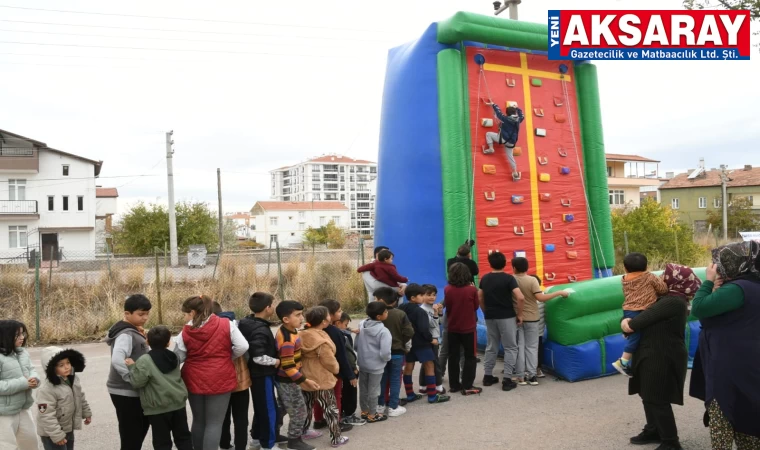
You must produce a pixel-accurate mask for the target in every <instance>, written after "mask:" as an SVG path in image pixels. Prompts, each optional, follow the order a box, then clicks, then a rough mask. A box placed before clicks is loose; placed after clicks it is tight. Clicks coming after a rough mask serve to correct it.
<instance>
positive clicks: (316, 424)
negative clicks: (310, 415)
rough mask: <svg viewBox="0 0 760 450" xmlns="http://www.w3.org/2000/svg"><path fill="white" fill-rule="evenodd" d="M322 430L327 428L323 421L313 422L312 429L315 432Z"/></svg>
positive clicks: (325, 422)
mask: <svg viewBox="0 0 760 450" xmlns="http://www.w3.org/2000/svg"><path fill="white" fill-rule="evenodd" d="M323 428H327V421H325V420H315V421H314V429H315V430H321V429H323Z"/></svg>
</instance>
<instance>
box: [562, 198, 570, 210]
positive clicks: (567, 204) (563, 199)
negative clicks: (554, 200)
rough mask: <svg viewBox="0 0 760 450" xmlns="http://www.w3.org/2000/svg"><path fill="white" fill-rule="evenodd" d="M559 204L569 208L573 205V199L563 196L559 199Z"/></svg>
mask: <svg viewBox="0 0 760 450" xmlns="http://www.w3.org/2000/svg"><path fill="white" fill-rule="evenodd" d="M559 204H560V205H562V206H564V207H565V208H569V207H570V206H572V204H573V201H572V200H570V199H569V198H561V199H559Z"/></svg>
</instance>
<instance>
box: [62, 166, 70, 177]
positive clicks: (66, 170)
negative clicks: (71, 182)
mask: <svg viewBox="0 0 760 450" xmlns="http://www.w3.org/2000/svg"><path fill="white" fill-rule="evenodd" d="M63 176H64V177H67V176H69V165H68V164H64V165H63Z"/></svg>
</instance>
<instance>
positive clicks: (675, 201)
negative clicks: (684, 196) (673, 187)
mask: <svg viewBox="0 0 760 450" xmlns="http://www.w3.org/2000/svg"><path fill="white" fill-rule="evenodd" d="M679 206H680V205H679V203H678V199H677V198H674V199H673V200H671V201H670V207H671V208H673V209H678V207H679Z"/></svg>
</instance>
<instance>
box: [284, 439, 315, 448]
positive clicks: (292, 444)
mask: <svg viewBox="0 0 760 450" xmlns="http://www.w3.org/2000/svg"><path fill="white" fill-rule="evenodd" d="M287 448H288V450H314V447H312V446H311V445H309V444H307V443H306V442H304V441H303V440H301V438H296V439H288V447H287Z"/></svg>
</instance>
